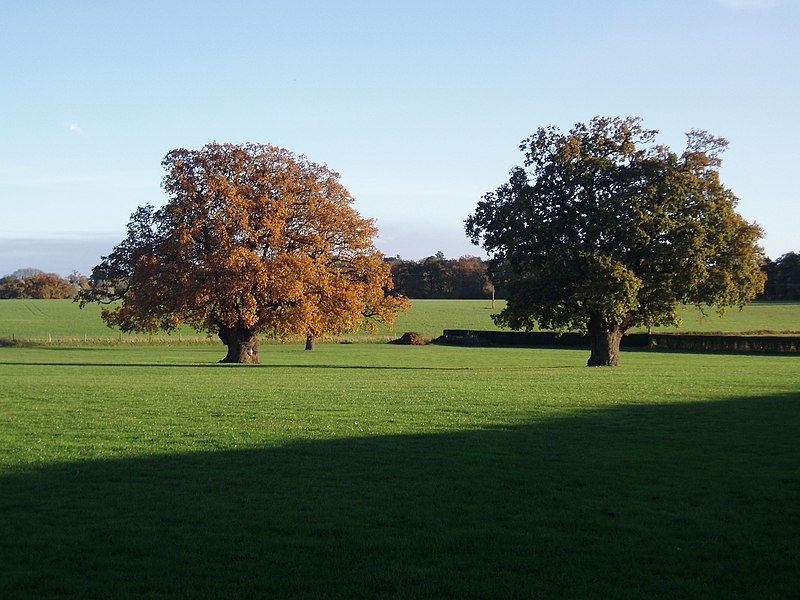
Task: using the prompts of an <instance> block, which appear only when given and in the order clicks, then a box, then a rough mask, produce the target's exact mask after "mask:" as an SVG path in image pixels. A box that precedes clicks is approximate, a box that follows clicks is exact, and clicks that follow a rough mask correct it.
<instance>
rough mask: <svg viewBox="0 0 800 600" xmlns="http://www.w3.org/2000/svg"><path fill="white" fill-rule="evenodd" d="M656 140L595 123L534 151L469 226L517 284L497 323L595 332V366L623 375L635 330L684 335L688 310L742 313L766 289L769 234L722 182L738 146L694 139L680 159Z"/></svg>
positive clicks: (537, 144) (607, 121)
mask: <svg viewBox="0 0 800 600" xmlns="http://www.w3.org/2000/svg"><path fill="white" fill-rule="evenodd" d="M656 134H657V132H656V131H655V130H649V129H645V128H644V127H643V126H642V124H641V120H640V119H638V118H632V117H631V118H625V119H623V118H606V117H596V118H595V119H593V120H592V121H591V122H590V123H588V124H582V123H579V124H577V125H576V126H575V127H574V128H573V129H572V130H570V131H569V132H568V133H562V132H560V131H559V130H558V129H556V128H553V127H548V128H542V129H539V130H538V131H537V132H536V133H535V134H533V135H532V136H531V137H529V138H528V139H526V140H525V141H523V142H522V144H521V146H520V150H522V151H523V152H524V154H525V160H524V163H523V166H521V167H517V168H514V169H513V170H512V171H511V176H510V178H509V181H508V183H505V184H503V185H502V186H500V187H499V188H497V190H496V191H494V192H489V193H488V194H486V195H485V196H484V197H483V200H482V201H481V202H479V204H478V207H477V209H476V211H475V213H474V214H473V215H471V216H470V217H469V218H468V219H467V221H466V230H467V233H468V235H469V236H470V238H471V239H472V241H473V242H474V243H476V244H482V245H483V247H484V248H485V249H486V251H487V252H489V254H490V255H491V256H492V259H491V261H490V271H491V272H493V273H495V274H496V273H497V272H499V271H500V270H502V271H503V272H504V273H505V274H506V277H507V282H506V284H507V290H508V291H507V307H506V308H505V310H503V311H502V312H501V313H500V314H498V315H495V321H496V322H497V323H498V324H500V325H506V326H509V327H511V328H514V329H526V330H531V329H533V328H535V327H536V326H537V325H538V326H541V327H543V328H545V329H553V330H556V331H568V330H578V331H585V332H588V335H589V339H590V342H591V356H590V358H589V361H588V365H589V366H600V365H616V364H618V362H619V345H620V340H621V339H622V336H623V335H624V333H625V332H626V331H628V330H629V329H630V328H632V327H637V326H647V327H650V326H656V325H676V324H678V322H679V317H678V314H677V311H676V309H677V307H678V306H679V305H680V304H684V303H689V304H695V305H697V306H714V307H716V308H717V310H718V311H720V312H722V311H724V309H725V307H729V306H739V307H742V306H744V304H745V303H746V302H748V301H749V300H751V299H752V298H754V297H755V295H756V294H758V293H759V292H760V291H761V290H762V289H763V287H764V275H763V273H762V271H761V268H760V265H761V263H762V262H763V260H764V258H763V251H762V249H761V248H760V247H759V246H758V240H759V239H760V237H761V236H762V231H761V229H760V228H759V227H758V225H756V224H754V223H749V222H747V221H746V220H744V219H743V218H742V217H741V216H740V215H739V214H737V213H736V211H735V208H736V204H737V198H736V196H735V195H734V194H733V192H732V191H731V190H729V189H728V188H726V187H725V186H724V185H723V184H722V182H721V181H720V177H719V168H720V165H721V163H722V161H721V158H720V155H721V153H722V151H723V150H724V149H725V147H726V146H727V141H726V140H725V139H723V138H718V137H714V136H712V135H710V134H708V133H706V132H704V131H697V130H694V131H691V132H690V133H688V134H687V146H686V149H685V150H684V151H683V153H681V154H680V155H678V154H676V153H675V152H673V151H671V150H670V149H669V148H667V147H665V146H663V145H657V144H655V142H654V140H655V136H656Z"/></svg>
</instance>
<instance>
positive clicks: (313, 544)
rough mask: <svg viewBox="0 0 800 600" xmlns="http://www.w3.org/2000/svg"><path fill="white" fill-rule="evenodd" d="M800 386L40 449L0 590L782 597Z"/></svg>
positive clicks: (788, 592) (799, 525)
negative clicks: (228, 439) (718, 396)
mask: <svg viewBox="0 0 800 600" xmlns="http://www.w3.org/2000/svg"><path fill="white" fill-rule="evenodd" d="M798 409H800V399H799V398H798V397H797V396H783V397H763V398H749V399H735V400H730V401H724V402H714V403H698V404H684V405H659V406H635V407H632V406H628V407H620V408H615V409H609V410H603V411H594V412H586V413H581V414H578V415H574V416H571V417H568V418H560V419H551V420H545V421H541V422H536V423H528V424H520V425H513V426H498V427H494V428H488V429H484V430H478V431H461V432H451V433H442V434H430V435H398V436H383V437H368V438H353V439H344V440H328V441H308V442H299V443H294V444H291V445H289V446H285V447H279V448H264V449H246V450H231V451H223V452H209V453H194V454H184V455H166V456H152V457H146V458H141V459H122V460H108V461H91V460H87V461H81V462H71V463H64V464H55V465H47V466H43V467H41V468H37V469H35V470H31V471H26V472H18V473H12V474H6V475H4V476H2V477H0V514H1V515H2V519H0V552H1V553H2V557H3V558H2V562H0V596H3V597H14V598H17V597H50V596H57V595H64V596H81V597H103V598H121V597H131V598H133V597H258V598H261V597H264V598H275V597H293V598H296V597H314V598H319V597H343V598H357V597H364V598H373V597H403V598H405V597H437V598H440V597H457V598H468V597H469V598H509V597H519V598H522V597H524V598H529V597H573V598H575V597H581V598H585V597H603V598H609V597H637V598H645V597H646V598H674V597H727V598H731V597H737V598H745V597H750V598H768V597H769V598H776V597H786V598H790V597H796V594H797V592H798V591H800V567H798V565H800V545H799V544H798V543H797V542H798V539H800V451H799V450H798V445H797V443H798V439H800V410H798Z"/></svg>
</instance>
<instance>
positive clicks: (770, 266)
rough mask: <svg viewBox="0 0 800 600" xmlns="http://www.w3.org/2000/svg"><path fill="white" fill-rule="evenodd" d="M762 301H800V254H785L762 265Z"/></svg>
mask: <svg viewBox="0 0 800 600" xmlns="http://www.w3.org/2000/svg"><path fill="white" fill-rule="evenodd" d="M764 273H765V274H766V276H767V283H766V284H765V285H764V294H763V295H762V296H761V299H763V300H800V254H798V253H797V252H787V253H786V254H784V255H782V256H779V257H778V258H777V259H775V260H769V259H767V262H766V264H765V265H764Z"/></svg>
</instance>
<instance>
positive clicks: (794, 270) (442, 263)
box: [0, 252, 800, 300]
mask: <svg viewBox="0 0 800 600" xmlns="http://www.w3.org/2000/svg"><path fill="white" fill-rule="evenodd" d="M386 261H387V262H388V263H389V264H390V265H391V267H392V277H393V279H394V285H395V288H394V291H395V292H397V293H399V294H403V295H405V296H408V297H409V298H461V299H480V298H491V297H492V292H493V290H492V282H491V281H490V280H489V271H488V266H489V265H488V262H487V261H484V260H481V259H480V258H478V257H476V256H462V257H461V258H453V259H449V258H445V257H444V254H442V253H441V252H437V253H436V255H434V256H429V257H427V258H423V259H422V260H403V259H402V258H400V257H397V258H387V259H386ZM763 269H764V272H765V273H766V274H767V283H766V286H765V287H764V293H763V294H762V295H761V296H759V297H758V299H759V300H800V254H798V253H796V252H789V253H788V254H784V255H783V256H781V257H780V258H778V259H776V260H770V259H767V262H766V264H765V265H764V267H763ZM87 285H88V280H87V278H86V276H84V275H81V274H79V273H72V275H70V276H69V277H67V278H62V277H59V276H58V275H55V274H53V273H44V272H43V271H40V270H38V269H19V270H18V271H15V272H14V273H12V274H11V275H7V276H5V277H3V278H2V279H0V299H2V298H72V297H74V296H75V294H76V293H77V291H78V290H80V289H81V288H85V287H86V286H87ZM494 294H495V296H496V297H497V298H503V297H504V289H503V286H502V285H501V284H499V283H498V285H497V288H496V289H495V290H494Z"/></svg>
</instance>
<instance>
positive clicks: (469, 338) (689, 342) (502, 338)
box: [434, 329, 800, 354]
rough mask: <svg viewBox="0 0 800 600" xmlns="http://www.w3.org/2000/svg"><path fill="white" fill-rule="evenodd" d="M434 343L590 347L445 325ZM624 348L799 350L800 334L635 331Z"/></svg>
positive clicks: (571, 336) (578, 338)
mask: <svg viewBox="0 0 800 600" xmlns="http://www.w3.org/2000/svg"><path fill="white" fill-rule="evenodd" d="M434 343H439V344H453V345H458V346H489V345H491V346H530V347H540V346H562V347H582V348H588V347H589V340H588V338H587V337H586V336H585V335H583V334H580V333H564V334H562V335H558V334H557V333H554V332H552V331H529V332H526V331H477V330H472V329H445V330H444V332H443V333H442V337H440V338H438V339H436V340H434ZM620 345H621V346H622V347H623V348H655V349H664V350H693V351H698V352H747V353H756V352H758V353H761V352H766V353H777V354H797V353H798V352H800V337H798V336H782V335H712V334H709V335H704V334H681V333H652V334H648V333H631V334H628V335H625V336H623V338H622V343H621V344H620Z"/></svg>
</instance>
